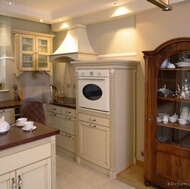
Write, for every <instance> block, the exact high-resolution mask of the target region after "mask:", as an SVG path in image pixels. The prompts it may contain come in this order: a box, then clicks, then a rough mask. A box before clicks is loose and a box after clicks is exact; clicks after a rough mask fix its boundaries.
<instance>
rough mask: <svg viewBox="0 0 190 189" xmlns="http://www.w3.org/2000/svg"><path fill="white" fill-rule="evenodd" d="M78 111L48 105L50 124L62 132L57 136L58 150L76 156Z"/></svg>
mask: <svg viewBox="0 0 190 189" xmlns="http://www.w3.org/2000/svg"><path fill="white" fill-rule="evenodd" d="M75 119H76V110H75V109H72V108H67V107H61V106H57V105H52V104H49V105H48V124H49V125H50V126H52V127H55V128H57V129H59V130H60V134H59V135H57V136H56V143H57V147H58V150H60V151H61V152H63V153H67V154H68V155H71V156H76V146H77V144H76V124H75V123H76V120H75Z"/></svg>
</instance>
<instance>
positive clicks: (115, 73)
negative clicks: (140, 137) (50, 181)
mask: <svg viewBox="0 0 190 189" xmlns="http://www.w3.org/2000/svg"><path fill="white" fill-rule="evenodd" d="M71 63H72V64H74V65H75V66H76V77H77V78H78V80H77V82H76V88H77V90H76V96H77V98H76V99H77V101H76V111H77V114H76V115H77V117H76V120H77V125H78V126H79V128H78V133H79V134H78V140H77V141H78V149H77V150H78V151H77V162H78V163H81V164H84V165H87V166H88V167H91V168H93V169H96V170H97V171H100V172H102V173H104V174H106V175H108V176H109V177H110V178H116V176H117V174H119V173H120V172H121V171H123V170H124V169H126V168H128V167H129V166H131V165H133V164H134V163H135V160H136V159H135V158H136V154H135V153H136V152H135V151H136V149H135V146H136V144H135V137H136V136H135V135H136V117H135V115H136V70H137V65H138V64H139V62H138V61H125V60H97V61H73V62H71ZM85 70H87V71H88V72H89V73H90V74H89V76H88V77H86V78H85V82H84V81H83V80H82V79H81V77H80V73H81V72H82V73H88V72H85ZM97 70H101V72H99V75H95V77H96V78H93V79H95V80H93V79H92V76H94V75H93V74H94V73H98V72H95V71H97ZM93 71H94V72H93ZM101 73H108V74H107V75H106V82H105V78H100V77H99V76H100V75H101ZM97 78H99V80H98V79H97ZM97 80H98V81H97ZM108 80H109V81H108ZM103 81H104V82H103ZM81 83H82V84H81ZM102 83H104V85H103V84H102ZM92 84H94V85H92ZM92 86H95V87H92ZM105 86H106V87H105ZM90 87H91V89H89V88H90ZM94 88H96V89H101V90H94ZM86 89H88V90H86ZM85 90H86V92H87V93H89V94H91V95H89V96H91V97H92V99H89V98H88V100H89V101H86V99H87V96H88V94H86V96H85V94H84V91H85ZM96 91H98V93H97V94H99V95H97V96H98V98H94V96H96V95H94V96H93V94H94V93H95V92H96ZM99 92H100V93H99ZM95 94H96V93H95ZM102 94H103V95H102ZM82 95H83V96H82ZM102 96H103V98H102V99H101V100H99V98H101V97H102ZM83 97H86V98H83ZM107 99H109V100H107ZM90 100H91V101H90ZM96 100H97V101H96ZM92 101H93V102H92ZM82 102H85V103H83V105H84V106H80V105H81V104H82ZM92 103H99V104H101V103H104V104H107V105H106V107H107V108H106V111H104V110H105V109H104V110H103V111H102V108H100V107H97V106H96V107H95V108H92V106H91V104H92Z"/></svg>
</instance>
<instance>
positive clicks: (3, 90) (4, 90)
mask: <svg viewBox="0 0 190 189" xmlns="http://www.w3.org/2000/svg"><path fill="white" fill-rule="evenodd" d="M9 91H10V90H9V89H2V90H0V93H6V92H9Z"/></svg>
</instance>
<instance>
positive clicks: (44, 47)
mask: <svg viewBox="0 0 190 189" xmlns="http://www.w3.org/2000/svg"><path fill="white" fill-rule="evenodd" d="M13 33H14V52H15V64H16V66H15V73H16V76H19V75H20V74H21V73H23V72H24V71H46V72H49V73H50V72H51V64H50V62H49V55H50V54H51V53H52V38H53V37H54V36H53V35H49V34H42V33H35V32H27V31H20V30H14V31H13Z"/></svg>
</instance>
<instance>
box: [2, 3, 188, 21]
mask: <svg viewBox="0 0 190 189" xmlns="http://www.w3.org/2000/svg"><path fill="white" fill-rule="evenodd" d="M7 1H13V4H11V5H10V4H9V3H7ZM184 1H188V0H170V4H171V5H172V4H173V3H179V2H184ZM116 2H117V3H119V5H118V6H115V5H114V3H116ZM118 8H123V11H124V10H125V13H124V14H125V15H126V14H134V13H137V12H139V11H145V10H148V9H151V8H155V6H154V5H152V4H151V3H149V2H147V0H0V13H1V15H5V16H10V17H16V18H21V19H26V20H31V21H36V22H38V21H39V20H40V19H43V21H44V23H49V24H55V23H58V22H64V21H66V20H71V19H72V20H74V19H76V18H77V19H78V18H82V20H83V21H81V22H83V23H82V24H87V23H85V16H86V18H88V16H89V15H90V16H91V17H93V14H94V17H95V18H96V21H104V20H108V19H113V17H114V13H115V12H114V11H116V9H118ZM124 8H125V9H124ZM97 12H98V14H97ZM115 16H118V15H117V14H116V15H115ZM92 20H93V19H92ZM86 22H88V23H90V20H89V19H86ZM91 22H94V21H91Z"/></svg>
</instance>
